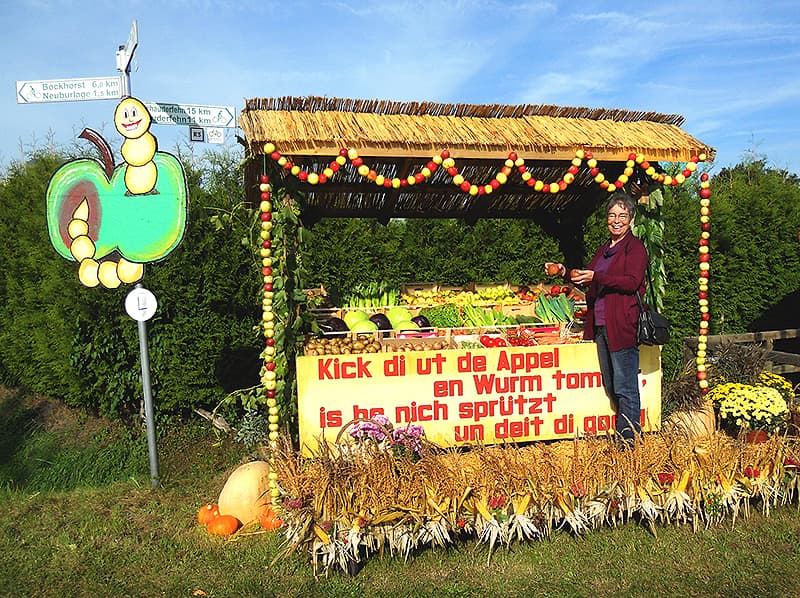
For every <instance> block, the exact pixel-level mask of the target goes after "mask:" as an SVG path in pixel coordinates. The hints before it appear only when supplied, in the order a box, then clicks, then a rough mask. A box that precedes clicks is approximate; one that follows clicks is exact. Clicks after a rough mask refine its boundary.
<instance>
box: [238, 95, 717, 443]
mask: <svg viewBox="0 0 800 598" xmlns="http://www.w3.org/2000/svg"><path fill="white" fill-rule="evenodd" d="M682 122H683V119H682V117H680V116H679V115H674V114H672V115H669V114H658V113H653V112H632V111H625V110H604V109H600V110H598V109H589V108H570V107H557V106H537V105H518V106H505V105H469V104H439V103H429V102H389V101H368V100H355V99H336V98H320V97H309V98H293V97H286V98H270V99H251V100H248V101H247V102H246V106H245V108H244V110H243V111H242V113H241V115H240V118H239V124H240V126H241V128H242V130H243V131H244V135H245V139H244V143H245V145H246V148H247V151H248V154H249V156H250V158H251V159H250V160H249V161H248V162H247V164H248V171H247V173H246V177H247V180H249V181H253V182H254V184H250V185H247V188H248V190H250V193H251V194H250V195H249V197H248V199H249V200H250V201H252V202H253V203H254V204H255V203H256V202H258V201H260V200H263V199H264V198H265V197H268V194H265V191H264V190H265V189H266V187H265V186H264V185H263V184H262V185H258V184H255V181H258V180H259V177H261V176H263V175H264V173H266V172H267V171H268V170H269V171H270V172H272V173H278V175H277V176H278V177H279V178H280V179H281V181H280V183H279V184H280V186H281V187H282V188H283V189H284V190H297V191H298V192H299V193H302V195H303V197H304V202H303V214H302V218H303V221H304V223H306V224H308V223H310V222H313V221H314V220H316V219H319V218H322V217H328V218H331V217H332V218H337V217H338V218H348V217H349V218H378V219H380V220H381V221H382V222H387V221H388V220H389V219H391V218H461V219H464V220H466V221H468V222H469V221H474V220H476V219H477V218H530V219H532V220H534V221H535V222H537V223H538V224H539V225H540V226H542V228H543V229H544V230H545V231H546V232H548V233H549V234H551V235H553V236H554V237H556V238H558V240H559V243H560V248H561V250H562V252H563V253H564V255H565V260H566V262H567V263H570V262H571V263H579V262H580V261H581V260H582V257H583V253H584V248H583V239H582V238H581V236H580V235H581V231H582V230H583V224H584V222H585V220H586V218H587V217H588V216H589V215H590V214H591V213H592V212H594V211H595V210H596V209H597V207H598V206H599V205H600V204H601V203H602V202H603V201H604V200H605V199H606V198H607V197H608V196H609V192H610V191H613V190H615V189H618V188H624V189H626V190H629V191H630V192H631V193H632V194H633V195H637V196H641V195H642V194H646V193H647V189H648V183H651V184H652V183H653V182H656V183H658V184H667V185H669V184H678V183H680V182H683V180H684V179H688V178H689V177H691V174H692V173H693V172H694V171H695V169H696V167H697V164H698V163H699V162H701V161H704V160H708V159H711V158H712V157H713V155H714V150H713V148H711V147H709V146H707V145H705V144H703V143H702V142H700V141H698V140H697V139H695V138H694V137H692V136H690V135H688V134H687V133H686V132H684V131H683V130H682V129H681V128H680V125H681V124H682ZM665 162H670V163H673V162H677V163H685V164H686V165H687V166H686V167H684V170H683V174H682V175H676V176H675V177H674V178H673V177H670V176H669V175H665V174H664V171H663V169H662V167H661V165H662V164H663V163H665ZM268 166H269V167H271V169H268V168H267V167H268ZM273 177H275V174H273ZM682 177H683V178H682ZM695 178H696V177H695ZM273 182H275V181H273ZM285 192H293V191H285ZM262 203H263V202H262ZM268 205H270V209H271V203H269V204H268ZM267 226H268V227H270V228H271V223H268V224H267ZM268 253H270V257H268V258H267V261H268V263H269V266H268V267H267V269H268V271H269V275H268V276H267V278H266V280H268V281H270V282H268V286H269V288H270V289H271V287H272V284H271V281H272V278H273V277H272V274H273V272H272V261H273V258H272V250H269V251H268ZM267 293H268V294H270V293H271V291H268V292H267ZM270 304H271V302H270ZM267 309H269V310H271V309H272V307H271V305H270V306H268V307H267ZM267 317H268V318H269V320H268V325H269V326H273V322H274V318H273V316H272V314H270V315H269V316H267ZM270 330H272V328H270ZM447 348H458V346H457V345H455V344H453V343H451V342H450V339H449V338H448V339H447ZM419 349H426V350H425V351H422V352H419V354H418V355H417V356H416V357H409V358H408V360H406V358H405V357H403V358H402V360H399V359H398V358H397V357H396V356H392V355H383V356H372V359H371V360H370V361H369V362H367V361H365V360H362V359H361V358H355V357H353V358H352V359H353V361H352V363H350V362H348V360H347V359H345V358H342V359H341V363H340V360H338V359H337V360H336V362H335V363H333V364H332V368H333V369H331V368H329V367H328V365H331V364H328V361H329V360H325V359H323V358H322V357H308V356H298V357H297V359H296V363H297V371H296V372H294V371H293V370H292V368H291V367H287V369H286V375H296V376H297V381H298V389H299V402H300V406H299V424H300V436H301V445H302V446H304V448H305V449H306V450H311V449H310V448H309V445H310V444H312V442H311V439H312V438H314V439H316V438H319V437H320V435H322V436H325V433H326V432H327V434H328V440H330V434H331V433H335V432H336V431H341V429H342V427H343V426H346V423H347V422H349V421H351V420H357V419H360V418H371V417H372V416H373V415H375V414H381V415H389V416H390V417H389V419H390V420H391V421H393V422H395V423H398V424H400V423H403V424H412V423H414V424H417V423H420V422H429V423H428V425H429V426H430V427H426V434H427V435H428V437H429V438H433V439H435V441H436V442H438V443H440V444H442V445H448V446H449V445H454V444H455V445H458V444H470V443H474V442H484V441H485V442H494V441H500V440H504V439H514V440H532V439H548V438H569V437H572V436H573V435H574V434H576V433H577V434H579V435H582V434H584V433H598V432H604V431H606V430H608V429H609V419H608V418H610V417H613V415H611V414H609V413H607V412H608V411H609V404H608V400H607V398H606V397H605V394H604V392H603V390H602V384H601V382H600V376H599V368H598V367H597V365H596V363H595V361H596V355H595V353H594V351H593V349H591V348H590V347H587V346H585V345H581V346H574V345H573V346H563V347H555V348H554V347H550V348H547V347H544V346H542V347H538V348H536V349H535V350H534V349H529V350H528V351H526V352H523V353H514V354H512V355H510V357H507V356H506V353H505V352H504V351H501V352H500V353H499V354H493V353H489V354H488V358H487V355H479V356H477V357H476V356H475V355H473V354H470V353H467V355H461V356H460V357H459V358H458V359H457V358H456V357H455V354H452V353H447V355H448V357H449V359H445V358H444V357H443V356H442V354H439V353H436V352H435V351H431V350H430V349H431V346H430V345H428V346H424V347H422V346H421V347H419ZM419 349H418V351H419ZM435 349H436V351H438V350H440V345H437V346H436V348H435ZM376 350H379V349H376ZM292 358H293V356H291V355H290V356H289V360H290V361H292ZM497 359H499V360H500V361H497ZM475 360H477V361H475ZM487 360H488V361H487ZM401 361H402V363H401ZM485 361H486V363H484V362H485ZM523 362H524V363H523ZM365 363H368V364H369V367H371V368H372V369H369V367H367V366H366V365H365ZM351 373H352V377H353V378H356V379H350V378H351ZM423 374H424V375H423ZM495 374H496V376H495ZM426 376H427V377H426ZM270 377H271V378H272V380H270V382H271V384H270V386H273V385H275V386H277V385H279V384H280V380H278V381H277V382H275V380H274V378H276V376H273V375H272V374H271V375H270ZM641 378H642V385H643V388H642V393H643V407H644V409H643V411H644V413H643V419H644V420H645V421H646V422H647V421H649V423H648V426H647V428H648V429H656V428H658V426H659V425H660V400H661V396H660V386H661V362H660V352H659V351H658V349H655V348H643V351H642V372H641ZM548 383H549V386H548ZM337 393H339V394H342V395H347V396H348V401H347V405H346V406H344V407H343V406H342V405H340V404H336V403H332V402H330V401H329V398H330V397H331V395H332V394H337ZM570 393H571V394H572V396H573V398H572V399H567V398H566V397H567V395H570ZM588 395H593V396H594V401H595V402H592V401H589V400H588V399H587V396H588ZM408 396H414V397H417V400H416V401H412V402H411V403H410V404H409V401H408V400H406V399H405V398H404V397H408ZM375 397H380V400H378V401H376V400H375ZM578 397H580V401H579V400H578ZM512 402H515V406H511V403H512ZM559 402H560V403H559ZM556 403H559V405H560V407H555V406H554V405H555V404H556ZM542 404H544V405H545V407H544V408H543V409H544V410H542V408H540V407H539V406H540V405H542ZM534 405H536V407H534ZM579 405H580V406H581V407H579ZM598 409H599V411H598ZM601 412H606V413H605V414H603V413H601ZM456 413H457V414H458V416H456ZM509 414H511V415H512V417H500V415H509ZM540 416H541V417H540ZM603 418H605V419H603ZM275 428H276V429H274V430H273V431H274V432H276V431H277V426H276V427H275ZM611 429H613V426H611ZM434 430H435V431H434ZM275 435H277V434H275Z"/></svg>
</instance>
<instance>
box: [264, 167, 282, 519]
mask: <svg viewBox="0 0 800 598" xmlns="http://www.w3.org/2000/svg"><path fill="white" fill-rule="evenodd" d="M259 190H260V191H261V202H260V204H259V210H260V218H261V231H260V232H259V236H260V238H261V250H260V255H261V276H262V277H263V289H264V293H263V298H262V300H261V309H262V315H261V322H262V325H263V328H264V338H265V344H266V346H265V347H264V352H263V358H264V366H263V367H262V369H261V382H262V385H263V386H264V389H265V391H266V395H267V413H268V421H269V442H270V447H271V448H272V449H273V451H271V453H274V449H275V448H276V443H277V440H278V430H279V429H280V424H279V421H280V418H279V415H278V401H277V399H276V398H275V389H276V388H277V386H278V383H277V374H276V372H275V313H274V311H273V306H272V299H273V296H274V292H273V286H272V285H273V276H272V268H273V257H272V226H273V224H272V195H271V191H272V189H271V187H270V184H269V177H268V176H267V175H265V174H262V175H261V178H260V184H259ZM273 458H274V457H272V456H270V461H272V459H273ZM277 478H278V476H277V474H276V473H275V469H274V467H273V468H272V469H271V471H270V473H269V488H270V496H271V498H272V502H273V507H275V508H277V506H278V505H277V502H278V497H279V496H280V489H279V488H278V483H277Z"/></svg>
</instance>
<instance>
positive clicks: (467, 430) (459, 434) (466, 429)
mask: <svg viewBox="0 0 800 598" xmlns="http://www.w3.org/2000/svg"><path fill="white" fill-rule="evenodd" d="M483 435H484V431H483V424H469V425H466V426H456V427H455V428H453V438H454V439H455V441H456V442H475V441H476V440H483Z"/></svg>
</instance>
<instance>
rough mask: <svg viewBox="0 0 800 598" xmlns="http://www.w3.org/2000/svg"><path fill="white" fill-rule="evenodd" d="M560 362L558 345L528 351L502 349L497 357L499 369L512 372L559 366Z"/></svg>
mask: <svg viewBox="0 0 800 598" xmlns="http://www.w3.org/2000/svg"><path fill="white" fill-rule="evenodd" d="M558 364H559V358H558V347H554V348H553V349H552V350H546V351H528V352H525V353H519V352H514V353H511V352H509V351H500V354H499V355H498V357H497V369H498V370H499V371H502V370H509V371H510V372H511V373H512V374H513V373H515V372H518V371H520V370H523V371H525V372H530V371H531V370H535V369H541V368H557V367H558Z"/></svg>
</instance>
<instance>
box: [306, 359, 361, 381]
mask: <svg viewBox="0 0 800 598" xmlns="http://www.w3.org/2000/svg"><path fill="white" fill-rule="evenodd" d="M371 363H372V362H371V361H369V360H366V359H364V358H363V357H356V360H355V361H344V360H340V359H339V358H338V357H333V358H328V359H319V360H317V376H318V377H319V379H320V380H340V379H348V378H372V373H370V371H369V366H370V364H371Z"/></svg>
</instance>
